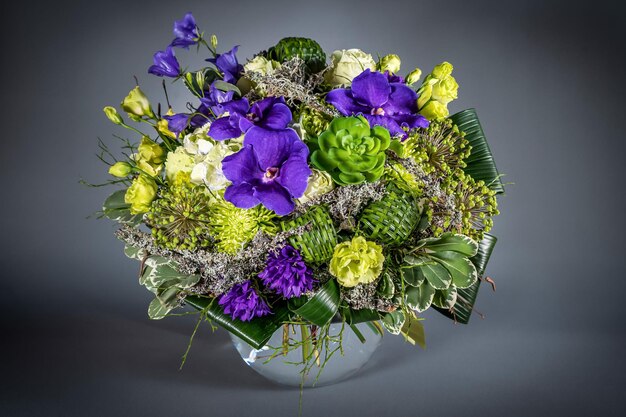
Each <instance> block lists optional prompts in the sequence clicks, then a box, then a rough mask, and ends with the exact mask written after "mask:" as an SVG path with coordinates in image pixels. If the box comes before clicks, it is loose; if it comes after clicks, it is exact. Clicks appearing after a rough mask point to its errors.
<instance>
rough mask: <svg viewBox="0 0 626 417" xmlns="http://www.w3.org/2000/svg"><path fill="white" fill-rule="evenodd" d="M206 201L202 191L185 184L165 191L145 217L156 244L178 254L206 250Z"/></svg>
mask: <svg viewBox="0 0 626 417" xmlns="http://www.w3.org/2000/svg"><path fill="white" fill-rule="evenodd" d="M209 201H210V196H209V195H207V194H206V192H205V190H204V187H199V186H195V185H193V184H190V183H189V182H187V181H177V182H176V183H175V184H174V185H172V186H170V188H169V189H166V190H164V191H163V192H162V193H161V196H160V198H159V199H157V200H155V201H154V203H153V204H152V207H151V209H150V213H148V214H147V215H146V219H147V223H148V225H149V226H150V227H151V228H152V235H153V236H154V238H155V241H156V243H157V244H159V245H161V246H163V247H166V248H168V249H177V250H194V249H196V248H198V247H206V246H209V244H210V240H209V230H208V227H207V222H208V220H209V216H210V215H209Z"/></svg>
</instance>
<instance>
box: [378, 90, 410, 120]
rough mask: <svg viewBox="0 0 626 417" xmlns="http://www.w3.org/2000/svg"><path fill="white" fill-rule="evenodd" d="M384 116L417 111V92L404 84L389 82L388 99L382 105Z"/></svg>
mask: <svg viewBox="0 0 626 417" xmlns="http://www.w3.org/2000/svg"><path fill="white" fill-rule="evenodd" d="M382 108H383V110H384V111H385V115H386V116H393V115H394V114H398V113H404V114H408V113H413V114H414V113H417V94H416V93H415V91H413V90H412V89H411V88H410V87H408V86H406V85H404V84H397V83H395V84H391V94H390V95H389V101H387V103H385V104H384V105H383V106H382Z"/></svg>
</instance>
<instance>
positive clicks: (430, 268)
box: [418, 264, 452, 290]
mask: <svg viewBox="0 0 626 417" xmlns="http://www.w3.org/2000/svg"><path fill="white" fill-rule="evenodd" d="M418 269H419V273H421V274H424V277H426V281H428V283H429V284H430V285H431V286H432V287H433V288H434V289H436V290H445V289H446V288H448V287H449V286H450V284H451V283H452V276H450V273H449V272H448V270H447V269H446V268H445V267H444V266H442V265H441V264H433V265H428V264H427V265H422V266H420V267H418Z"/></svg>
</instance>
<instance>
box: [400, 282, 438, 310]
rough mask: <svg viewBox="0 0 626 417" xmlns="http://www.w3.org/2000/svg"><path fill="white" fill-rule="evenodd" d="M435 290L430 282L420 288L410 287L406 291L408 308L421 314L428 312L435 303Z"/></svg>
mask: <svg viewBox="0 0 626 417" xmlns="http://www.w3.org/2000/svg"><path fill="white" fill-rule="evenodd" d="M434 295H435V289H434V288H433V287H431V286H430V285H429V284H428V282H424V283H423V284H422V285H420V286H419V287H409V288H407V289H406V293H405V300H406V304H407V306H409V308H410V309H412V310H417V311H419V312H420V313H421V312H423V311H426V310H428V308H429V307H430V305H431V304H432V302H433V297H434Z"/></svg>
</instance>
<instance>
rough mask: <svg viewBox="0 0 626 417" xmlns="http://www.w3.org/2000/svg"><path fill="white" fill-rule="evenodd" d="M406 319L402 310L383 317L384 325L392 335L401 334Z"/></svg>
mask: <svg viewBox="0 0 626 417" xmlns="http://www.w3.org/2000/svg"><path fill="white" fill-rule="evenodd" d="M405 320H406V318H405V316H404V312H403V311H402V310H396V311H393V312H391V313H386V314H385V315H383V319H382V323H383V326H384V327H385V329H387V331H388V332H389V333H391V334H400V331H401V330H402V326H404V322H405Z"/></svg>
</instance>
